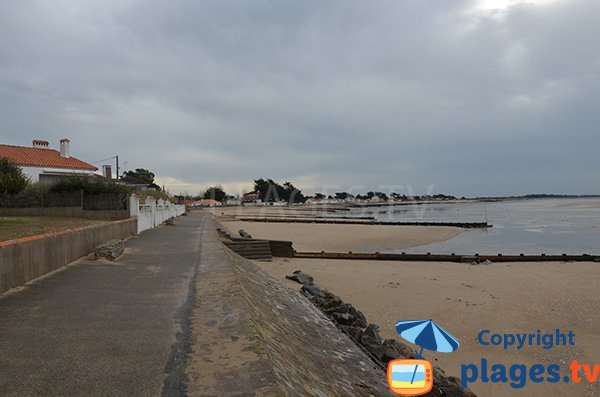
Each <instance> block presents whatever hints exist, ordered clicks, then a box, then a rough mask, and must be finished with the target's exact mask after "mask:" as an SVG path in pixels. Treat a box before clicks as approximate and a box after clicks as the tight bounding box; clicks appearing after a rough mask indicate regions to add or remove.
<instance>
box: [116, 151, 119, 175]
mask: <svg viewBox="0 0 600 397" xmlns="http://www.w3.org/2000/svg"><path fill="white" fill-rule="evenodd" d="M115 158H116V159H117V180H119V155H118V154H117V155H116V156H115Z"/></svg>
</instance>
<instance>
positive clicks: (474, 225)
mask: <svg viewBox="0 0 600 397" xmlns="http://www.w3.org/2000/svg"><path fill="white" fill-rule="evenodd" d="M238 219H239V220H240V221H244V222H268V223H277V222H279V223H322V224H339V225H383V226H450V227H461V228H463V229H485V228H488V227H492V225H490V224H488V223H487V222H381V221H374V220H369V219H355V218H353V219H339V218H332V219H329V218H280V217H276V218H275V217H240V218H238Z"/></svg>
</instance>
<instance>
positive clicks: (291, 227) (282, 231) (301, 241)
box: [222, 221, 462, 252]
mask: <svg viewBox="0 0 600 397" xmlns="http://www.w3.org/2000/svg"><path fill="white" fill-rule="evenodd" d="M222 223H223V225H224V226H225V227H227V228H228V229H229V230H230V231H231V232H232V233H237V232H238V230H239V229H244V230H245V231H246V232H248V233H250V234H251V235H252V236H253V237H255V238H266V239H272V240H290V241H293V243H294V249H295V250H296V251H335V252H347V251H354V252H375V251H385V250H394V249H402V248H408V247H415V246H419V245H424V244H431V243H435V242H440V241H444V240H447V239H450V238H452V237H455V236H457V235H459V234H460V233H461V232H462V229H460V228H456V227H444V226H381V225H339V224H310V223H263V222H240V221H234V222H222Z"/></svg>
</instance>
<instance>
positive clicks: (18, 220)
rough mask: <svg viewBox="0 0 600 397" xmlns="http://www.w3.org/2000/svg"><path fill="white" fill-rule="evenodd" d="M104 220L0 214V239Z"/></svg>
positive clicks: (49, 231) (48, 231)
mask: <svg viewBox="0 0 600 397" xmlns="http://www.w3.org/2000/svg"><path fill="white" fill-rule="evenodd" d="M105 222H106V221H98V220H93V219H80V218H55V217H46V216H39V217H37V216H35V217H34V216H11V217H1V216H0V241H6V240H13V239H16V238H19V237H27V236H35V235H36V234H44V233H51V232H58V231H60V230H66V229H73V228H76V227H81V226H88V225H95V224H98V223H105Z"/></svg>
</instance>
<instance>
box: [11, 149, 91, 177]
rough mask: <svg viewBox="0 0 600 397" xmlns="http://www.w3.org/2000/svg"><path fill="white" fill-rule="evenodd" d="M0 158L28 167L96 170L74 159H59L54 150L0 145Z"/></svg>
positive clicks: (56, 151) (58, 153) (57, 153)
mask: <svg viewBox="0 0 600 397" xmlns="http://www.w3.org/2000/svg"><path fill="white" fill-rule="evenodd" d="M0 157H6V158H8V159H9V160H10V161H12V162H13V163H15V164H17V165H21V166H30V167H52V168H69V169H78V170H89V171H96V170H97V169H98V168H96V167H94V166H93V165H91V164H88V163H86V162H84V161H81V160H79V159H76V158H75V157H61V155H60V152H59V151H58V150H54V149H38V148H32V147H24V146H11V145H0Z"/></svg>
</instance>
